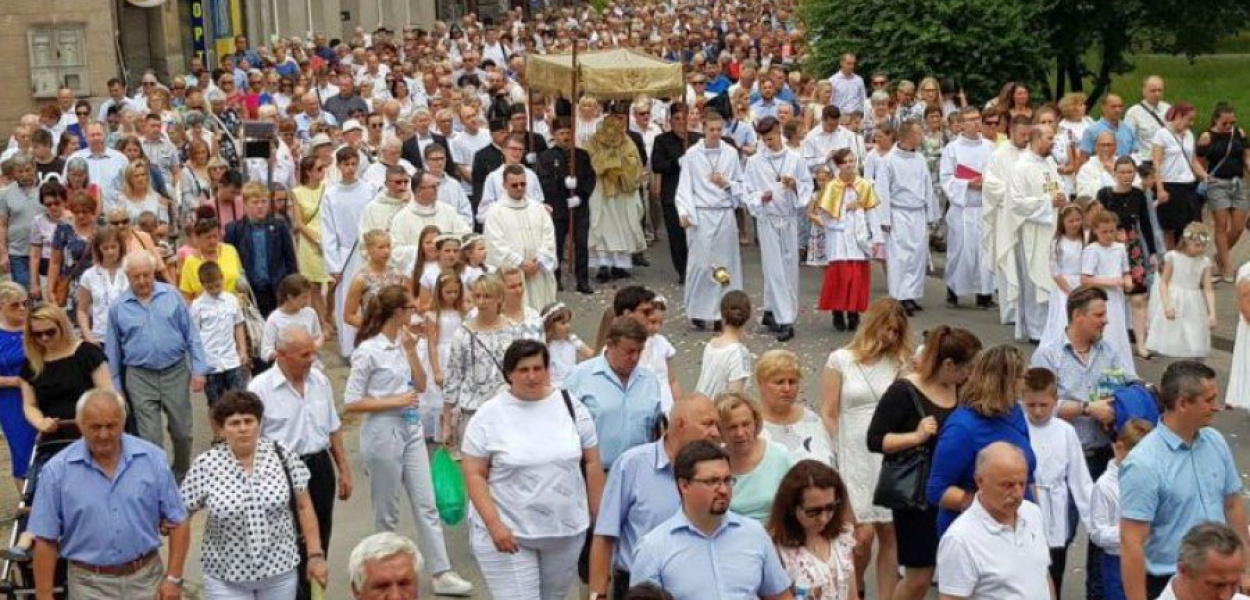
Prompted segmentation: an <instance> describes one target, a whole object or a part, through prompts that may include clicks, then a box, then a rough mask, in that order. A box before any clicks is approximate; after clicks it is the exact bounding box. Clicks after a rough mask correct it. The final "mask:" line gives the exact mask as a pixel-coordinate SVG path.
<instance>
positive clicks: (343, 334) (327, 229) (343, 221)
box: [321, 147, 377, 358]
mask: <svg viewBox="0 0 1250 600" xmlns="http://www.w3.org/2000/svg"><path fill="white" fill-rule="evenodd" d="M336 158H337V159H338V167H339V175H340V178H339V181H338V182H337V183H331V184H327V185H326V191H325V196H324V199H323V200H322V203H323V204H322V210H321V249H322V252H323V253H324V254H325V261H326V271H327V272H329V273H330V276H331V277H333V278H334V281H335V288H334V321H335V325H336V326H337V327H338V338H339V353H340V354H341V355H342V356H343V357H344V358H346V357H348V356H351V353H352V350H354V349H355V348H356V328H355V327H352V326H351V325H348V324H347V323H346V322H345V321H343V314H344V311H343V304H344V303H345V302H346V301H347V288H348V287H350V286H349V284H350V283H351V281H352V278H354V277H355V276H356V271H357V270H359V268H360V265H361V264H363V263H364V256H363V255H364V248H363V247H361V234H362V233H364V232H363V231H361V229H360V218H361V216H362V215H363V214H364V212H365V207H366V206H368V204H369V202H370V201H372V200H373V197H374V196H376V195H377V189H376V188H374V187H373V186H372V185H369V183H367V182H365V181H364V180H362V179H360V178H358V177H357V172H358V169H359V166H360V159H359V157H358V154H357V152H356V151H355V150H354V149H352V148H347V147H344V148H340V149H339V151H338V152H337V153H336Z"/></svg>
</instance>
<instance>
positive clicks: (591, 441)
mask: <svg viewBox="0 0 1250 600" xmlns="http://www.w3.org/2000/svg"><path fill="white" fill-rule="evenodd" d="M570 401H571V403H572V405H573V412H574V414H575V415H576V416H577V420H576V422H574V420H573V419H572V418H570V416H569V413H568V408H567V407H566V406H565V404H564V397H563V395H562V394H561V393H560V392H559V391H553V392H552V393H551V394H550V395H548V396H547V397H546V398H543V399H542V400H538V401H527V400H521V399H519V398H517V397H516V396H513V395H512V394H511V393H510V392H507V391H503V392H500V393H499V394H497V395H496V396H495V397H494V398H491V399H490V400H488V401H487V402H486V403H485V404H483V405H482V407H481V408H480V409H478V411H477V412H476V413H474V415H473V418H472V419H470V420H469V425H468V427H467V428H466V429H465V433H464V443H463V445H462V447H461V452H463V453H464V454H466V455H468V456H473V457H477V458H483V459H487V460H488V461H490V476H489V478H488V481H487V483H488V484H489V486H490V492H491V496H493V497H494V499H495V506H496V507H497V509H498V510H499V515H500V518H502V519H503V522H504V524H505V525H506V526H507V527H508V528H509V529H511V530H512V535H513V536H515V537H516V538H517V539H520V540H534V539H543V538H555V537H567V536H572V535H578V534H580V533H583V532H585V531H586V528H587V527H589V526H590V514H589V512H588V505H587V499H586V483H585V480H584V479H583V478H582V473H581V468H580V466H579V463H580V461H581V458H582V451H583V450H584V449H586V448H594V447H595V446H598V445H599V439H598V437H597V436H596V434H595V423H594V421H593V420H591V417H590V411H588V410H586V407H585V406H583V405H582V403H581V402H579V401H577V399H576V398H572V399H570ZM470 519H472V520H473V521H474V523H475V524H477V525H478V526H484V525H485V524H484V523H483V522H482V519H481V516H480V515H478V514H477V510H473V511H471V512H470Z"/></svg>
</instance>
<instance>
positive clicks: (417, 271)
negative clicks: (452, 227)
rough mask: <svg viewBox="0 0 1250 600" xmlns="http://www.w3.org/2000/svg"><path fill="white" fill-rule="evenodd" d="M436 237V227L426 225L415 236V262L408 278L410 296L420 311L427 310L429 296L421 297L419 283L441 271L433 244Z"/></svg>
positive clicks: (434, 244)
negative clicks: (410, 289) (410, 284)
mask: <svg viewBox="0 0 1250 600" xmlns="http://www.w3.org/2000/svg"><path fill="white" fill-rule="evenodd" d="M438 236H439V231H438V227H435V226H433V225H426V226H425V228H424V229H422V230H421V233H420V234H418V235H417V248H418V251H417V260H416V261H415V262H413V263H412V273H411V274H410V275H409V277H410V278H411V280H412V288H413V289H412V295H413V297H414V298H416V299H417V306H418V307H421V309H422V310H428V309H429V306H430V296H429V294H425V295H424V296H422V293H421V282H422V281H429V280H432V279H433V278H436V277H438V272H439V271H440V270H441V269H440V268H439V264H438V246H437V244H436V242H435V240H437V239H438Z"/></svg>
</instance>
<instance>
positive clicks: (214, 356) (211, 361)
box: [191, 292, 243, 373]
mask: <svg viewBox="0 0 1250 600" xmlns="http://www.w3.org/2000/svg"><path fill="white" fill-rule="evenodd" d="M191 322H192V323H194V324H195V328H196V329H197V330H199V332H200V342H201V343H202V344H203V345H204V355H205V357H207V359H208V368H209V373H221V372H223V371H229V370H230V369H237V368H239V365H240V364H242V363H241V362H240V361H239V347H238V345H237V344H235V343H234V327H235V325H242V324H243V310H242V309H241V308H240V307H239V297H238V296H235V295H234V294H231V293H229V292H222V293H221V294H218V295H217V297H216V298H214V297H213V296H212V295H211V294H207V293H205V294H200V297H199V298H196V299H195V301H194V302H192V303H191Z"/></svg>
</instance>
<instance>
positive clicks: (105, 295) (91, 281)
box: [75, 227, 130, 348]
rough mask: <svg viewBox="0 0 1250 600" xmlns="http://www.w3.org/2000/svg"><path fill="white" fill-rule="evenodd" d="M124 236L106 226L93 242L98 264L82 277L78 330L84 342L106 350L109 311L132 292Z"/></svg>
mask: <svg viewBox="0 0 1250 600" xmlns="http://www.w3.org/2000/svg"><path fill="white" fill-rule="evenodd" d="M122 254H123V253H122V241H121V233H120V232H119V231H118V230H117V228H115V227H105V228H103V229H101V230H99V231H97V232H96V234H95V236H94V237H93V238H92V239H91V257H92V259H93V261H94V263H93V264H92V265H91V266H90V267H88V268H87V270H86V271H83V274H82V275H81V276H80V277H79V278H78V305H77V307H75V316H76V317H77V319H76V320H77V322H78V329H79V331H82V339H83V340H84V341H87V342H90V343H92V344H95V345H97V346H99V347H101V348H103V347H104V332H105V331H107V330H108V324H109V308H110V307H112V306H113V303H114V302H116V301H117V299H118V298H120V297H121V295H122V294H123V293H125V291H126V290H129V289H130V279H128V278H127V277H126V273H125V271H123V270H122Z"/></svg>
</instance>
